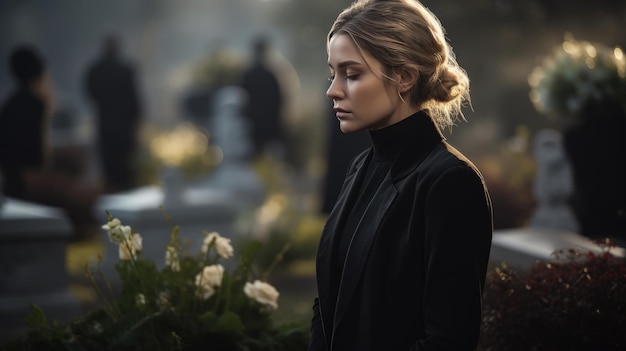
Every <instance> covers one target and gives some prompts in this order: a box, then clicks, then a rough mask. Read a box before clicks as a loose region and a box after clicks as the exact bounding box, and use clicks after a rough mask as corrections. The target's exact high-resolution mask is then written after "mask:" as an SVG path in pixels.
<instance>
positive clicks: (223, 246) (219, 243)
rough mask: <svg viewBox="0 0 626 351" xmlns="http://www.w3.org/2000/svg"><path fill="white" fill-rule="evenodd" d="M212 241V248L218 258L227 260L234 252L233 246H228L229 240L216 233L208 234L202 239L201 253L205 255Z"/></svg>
mask: <svg viewBox="0 0 626 351" xmlns="http://www.w3.org/2000/svg"><path fill="white" fill-rule="evenodd" d="M213 240H215V243H214V246H213V247H214V248H215V251H216V252H217V254H218V255H219V256H220V257H222V258H229V257H231V256H233V254H234V250H233V246H232V245H231V244H230V239H228V238H224V237H223V236H220V235H219V234H218V233H217V232H212V233H209V234H208V235H207V236H206V238H204V243H203V245H202V252H203V253H207V251H208V250H209V245H210V244H211V242H212V241H213Z"/></svg>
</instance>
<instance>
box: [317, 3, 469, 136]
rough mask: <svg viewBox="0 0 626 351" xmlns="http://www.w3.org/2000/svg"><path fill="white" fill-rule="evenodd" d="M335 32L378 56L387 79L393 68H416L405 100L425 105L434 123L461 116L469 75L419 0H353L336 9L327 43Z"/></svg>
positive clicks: (450, 122) (441, 124)
mask: <svg viewBox="0 0 626 351" xmlns="http://www.w3.org/2000/svg"><path fill="white" fill-rule="evenodd" d="M337 34H347V35H348V36H350V37H351V38H352V40H353V41H354V43H355V44H356V46H357V47H358V48H359V50H364V51H366V52H368V53H369V54H370V55H372V56H373V57H374V58H376V59H377V60H378V61H380V63H381V64H382V66H383V70H384V72H383V75H384V76H385V77H386V78H387V79H389V80H390V81H391V82H394V81H393V78H391V76H393V74H394V72H399V71H401V70H406V71H409V72H413V73H414V74H416V76H417V77H418V78H417V81H416V83H415V85H414V86H413V87H412V88H411V89H410V90H409V94H408V96H409V101H410V103H411V104H413V105H414V106H418V107H421V108H423V109H426V110H428V112H429V114H430V116H431V118H432V119H433V121H434V122H435V123H436V124H437V125H438V126H439V127H440V128H447V127H451V126H453V125H454V124H455V122H456V121H457V120H458V119H463V120H464V119H465V118H464V116H463V113H462V111H461V108H462V107H463V106H464V105H465V104H466V103H468V104H469V102H470V95H469V78H468V77H467V73H466V72H465V70H463V69H462V68H461V67H460V66H459V65H458V64H457V62H456V58H455V56H454V52H453V51H452V47H451V46H450V45H449V44H448V42H447V41H446V38H445V34H444V29H443V27H442V25H441V22H440V21H439V19H438V18H437V17H436V16H435V15H434V14H433V13H432V12H431V11H430V10H428V9H427V8H426V7H424V5H422V4H421V3H420V2H419V1H417V0H358V1H356V2H354V3H353V4H352V5H351V6H350V7H348V8H346V9H345V10H343V11H342V12H341V13H340V14H339V16H338V17H337V19H336V20H335V22H334V23H333V25H332V27H331V29H330V31H329V32H328V36H327V44H328V42H329V41H330V39H331V38H332V37H333V36H334V35H337ZM395 83H398V82H395Z"/></svg>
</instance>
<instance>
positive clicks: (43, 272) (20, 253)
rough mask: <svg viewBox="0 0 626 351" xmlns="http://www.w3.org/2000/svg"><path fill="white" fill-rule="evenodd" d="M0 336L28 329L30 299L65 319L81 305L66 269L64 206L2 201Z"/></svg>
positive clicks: (67, 235) (51, 314)
mask: <svg viewBox="0 0 626 351" xmlns="http://www.w3.org/2000/svg"><path fill="white" fill-rule="evenodd" d="M0 202H2V203H1V204H0V337H1V338H2V339H7V338H9V337H14V336H16V335H18V334H20V333H22V332H24V331H25V329H26V324H25V322H24V318H25V317H26V316H27V315H28V314H29V313H30V304H31V303H33V304H35V305H37V306H39V307H41V308H42V309H43V311H44V312H45V313H46V316H47V317H48V320H53V319H58V320H60V321H69V320H70V319H72V318H73V317H75V316H77V315H78V314H80V313H81V312H82V311H81V306H80V305H79V303H78V301H77V300H76V299H75V298H74V296H72V295H71V294H70V292H69V289H68V283H69V281H68V275H67V271H66V269H65V263H66V248H67V244H68V242H69V239H70V235H71V229H72V228H71V224H70V222H69V221H68V219H67V218H66V217H65V214H64V212H63V211H62V210H60V209H57V208H52V207H47V206H42V205H38V204H34V203H30V202H24V201H20V200H16V199H13V198H6V197H5V198H3V199H1V200H0Z"/></svg>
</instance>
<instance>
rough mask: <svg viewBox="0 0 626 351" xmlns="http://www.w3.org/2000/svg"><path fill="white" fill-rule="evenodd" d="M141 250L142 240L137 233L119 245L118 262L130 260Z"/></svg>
mask: <svg viewBox="0 0 626 351" xmlns="http://www.w3.org/2000/svg"><path fill="white" fill-rule="evenodd" d="M142 248H143V239H142V238H141V235H140V234H139V233H135V234H132V235H130V236H129V237H127V238H126V239H124V241H123V242H122V243H120V244H119V255H120V260H125V261H126V260H130V259H132V258H133V257H136V256H137V252H138V251H141V249H142Z"/></svg>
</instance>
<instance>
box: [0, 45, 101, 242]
mask: <svg viewBox="0 0 626 351" xmlns="http://www.w3.org/2000/svg"><path fill="white" fill-rule="evenodd" d="M8 63H9V70H10V73H11V75H12V76H13V78H14V79H15V82H16V88H15V90H14V91H13V93H11V94H10V96H9V97H8V99H7V100H6V101H5V102H4V104H3V105H2V107H1V108H0V170H1V171H2V178H3V179H2V192H3V193H4V194H5V195H6V196H7V197H12V198H16V199H21V200H26V201H31V202H36V203H41V204H45V205H50V206H55V207H60V208H63V209H65V210H66V213H67V214H68V217H69V218H70V220H71V221H72V222H73V224H74V227H75V230H76V232H77V234H84V233H83V232H82V229H84V228H83V227H82V226H91V225H92V224H93V217H92V216H91V206H92V204H93V203H94V202H95V200H96V197H97V195H98V189H97V188H94V187H92V186H90V185H87V184H81V182H79V179H77V178H76V177H73V176H72V175H70V174H68V173H67V172H63V171H60V170H59V169H57V168H55V167H54V165H53V162H52V145H51V141H50V132H51V117H52V114H53V110H54V99H53V93H52V89H51V84H50V77H49V74H48V71H47V68H46V64H45V60H44V58H43V56H42V55H41V53H40V52H39V51H38V50H37V49H36V48H35V47H33V46H30V45H26V44H24V45H19V46H17V47H16V48H14V50H13V51H12V52H11V54H10V57H9V62H8Z"/></svg>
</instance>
